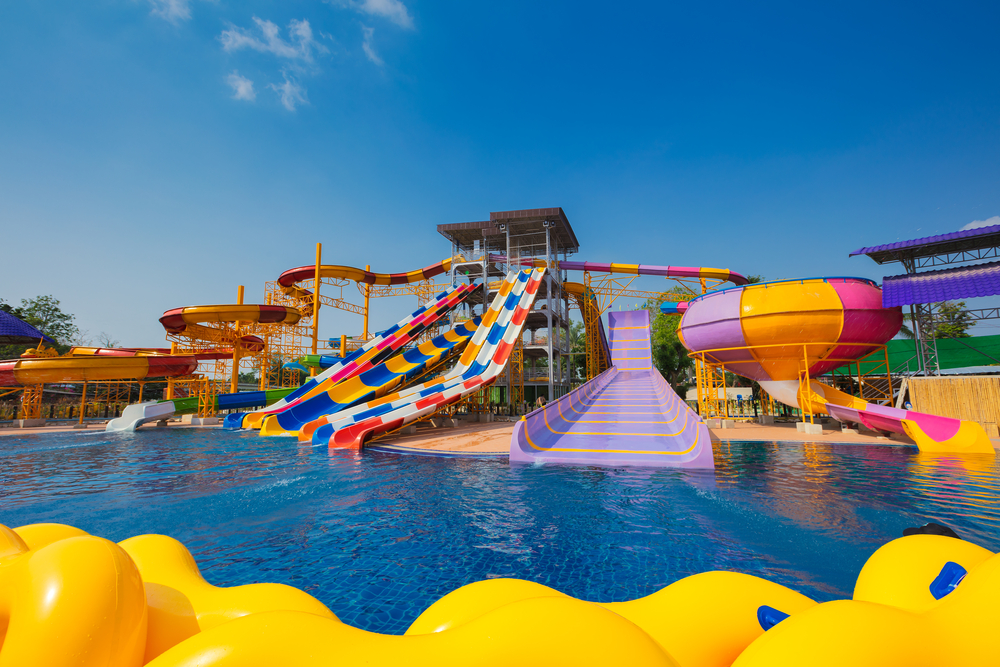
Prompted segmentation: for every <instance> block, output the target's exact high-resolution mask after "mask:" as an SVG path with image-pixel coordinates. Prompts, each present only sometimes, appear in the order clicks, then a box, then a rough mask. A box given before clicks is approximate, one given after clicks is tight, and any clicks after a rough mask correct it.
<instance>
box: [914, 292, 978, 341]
mask: <svg viewBox="0 0 1000 667" xmlns="http://www.w3.org/2000/svg"><path fill="white" fill-rule="evenodd" d="M931 313H932V315H933V317H934V337H935V338H970V337H971V336H972V334H970V333H969V329H971V328H972V327H974V326H976V323H975V321H974V320H973V319H972V317H971V316H970V315H969V314H968V313H966V312H965V302H964V301H941V302H940V303H935V304H934V305H933V306H931ZM912 320H913V318H912V316H911V315H910V314H909V313H906V314H905V315H903V325H902V326H900V328H899V335H900V336H902V337H903V338H908V339H910V340H913V339H914V338H915V337H916V336H915V334H914V333H913V327H912V324H913V322H912Z"/></svg>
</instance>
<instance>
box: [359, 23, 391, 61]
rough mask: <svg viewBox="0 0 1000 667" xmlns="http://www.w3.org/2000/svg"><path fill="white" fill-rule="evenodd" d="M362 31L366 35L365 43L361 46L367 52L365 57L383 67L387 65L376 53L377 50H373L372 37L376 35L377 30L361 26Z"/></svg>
mask: <svg viewBox="0 0 1000 667" xmlns="http://www.w3.org/2000/svg"><path fill="white" fill-rule="evenodd" d="M361 31H362V32H363V33H364V34H365V41H364V43H363V44H362V45H361V48H362V49H364V50H365V55H366V56H368V60H370V61H372V62H373V63H375V64H376V65H378V66H379V67H381V66H382V65H384V64H385V62H384V61H383V60H382V59H381V58H379V56H378V54H377V53H375V49H374V48H372V35H373V34H374V33H375V29H374V28H369V27H368V26H366V25H363V26H361Z"/></svg>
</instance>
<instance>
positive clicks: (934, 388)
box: [909, 376, 1000, 438]
mask: <svg viewBox="0 0 1000 667" xmlns="http://www.w3.org/2000/svg"><path fill="white" fill-rule="evenodd" d="M909 389H910V404H911V405H912V406H913V409H914V410H916V411H917V412H927V413H929V414H932V415H941V416H943V417H954V418H955V419H966V420H968V421H974V422H979V424H980V425H981V426H982V427H983V428H984V429H986V434H987V435H988V436H989V437H991V438H996V437H1000V434H998V432H997V424H998V423H1000V377H992V376H975V377H912V378H910V379H909Z"/></svg>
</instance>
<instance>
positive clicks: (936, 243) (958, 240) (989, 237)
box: [850, 225, 1000, 264]
mask: <svg viewBox="0 0 1000 667" xmlns="http://www.w3.org/2000/svg"><path fill="white" fill-rule="evenodd" d="M997 244H1000V225H990V226H988V227H977V228H976V229H965V230H961V231H957V232H949V233H947V234H938V235H936V236H925V237H923V238H919V239H910V240H908V241H896V242H895V243H884V244H882V245H876V246H869V247H867V248H859V249H858V250H855V251H854V252H852V253H851V254H850V256H851V257H853V256H855V255H868V256H869V257H871V258H872V259H873V260H875V261H876V262H878V263H879V264H884V263H886V262H898V261H899V260H900V259H901V258H903V257H911V258H916V257H933V256H934V255H940V254H943V253H953V252H967V251H971V250H977V249H983V248H990V247H993V246H996V245H997Z"/></svg>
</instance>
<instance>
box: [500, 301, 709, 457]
mask: <svg viewBox="0 0 1000 667" xmlns="http://www.w3.org/2000/svg"><path fill="white" fill-rule="evenodd" d="M608 323H609V328H610V332H611V341H610V347H611V361H612V364H613V365H612V367H611V368H609V369H608V370H607V371H605V372H604V373H602V374H601V375H599V376H597V377H596V378H594V379H593V380H591V381H590V382H587V383H586V384H584V385H581V386H580V387H577V388H576V389H574V390H573V391H571V392H569V393H568V394H566V395H565V396H563V397H561V398H560V399H559V400H557V401H553V402H551V403H549V404H548V405H546V406H545V407H543V408H539V409H538V410H535V411H534V412H532V413H530V414H528V415H526V416H525V417H524V418H522V419H521V421H519V422H518V423H517V425H516V426H515V428H514V433H513V435H512V436H511V442H510V461H511V463H535V462H539V463H565V464H573V465H605V466H620V465H634V466H656V467H685V468H714V467H715V463H714V460H713V456H712V441H711V437H710V436H709V433H708V427H707V426H706V425H705V423H704V422H703V421H701V418H700V417H699V416H698V415H697V413H695V412H694V411H693V410H691V408H689V407H688V405H687V404H686V403H685V402H684V401H683V400H681V398H680V396H678V395H677V394H676V393H675V392H674V391H673V389H671V388H670V385H668V384H667V383H666V381H665V380H664V379H663V377H662V376H661V375H660V373H659V371H657V370H656V369H655V368H653V362H652V357H651V342H650V329H649V311H648V310H638V311H631V312H611V313H609V314H608Z"/></svg>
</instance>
